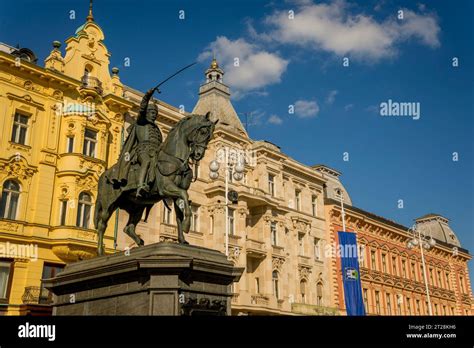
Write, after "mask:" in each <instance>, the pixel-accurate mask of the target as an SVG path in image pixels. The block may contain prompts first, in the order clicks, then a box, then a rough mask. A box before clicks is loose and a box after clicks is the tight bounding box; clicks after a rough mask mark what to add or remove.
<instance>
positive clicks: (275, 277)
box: [272, 271, 280, 299]
mask: <svg viewBox="0 0 474 348" xmlns="http://www.w3.org/2000/svg"><path fill="white" fill-rule="evenodd" d="M272 282H273V295H275V297H276V298H277V299H279V298H280V289H279V287H278V272H277V271H273V273H272Z"/></svg>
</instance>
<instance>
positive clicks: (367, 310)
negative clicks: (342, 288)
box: [363, 289, 369, 313]
mask: <svg viewBox="0 0 474 348" xmlns="http://www.w3.org/2000/svg"><path fill="white" fill-rule="evenodd" d="M363 293H364V307H365V313H369V299H368V297H367V289H364V291H363Z"/></svg>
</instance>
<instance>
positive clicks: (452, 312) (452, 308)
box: [451, 307, 454, 315]
mask: <svg viewBox="0 0 474 348" xmlns="http://www.w3.org/2000/svg"><path fill="white" fill-rule="evenodd" d="M451 315H454V307H451Z"/></svg>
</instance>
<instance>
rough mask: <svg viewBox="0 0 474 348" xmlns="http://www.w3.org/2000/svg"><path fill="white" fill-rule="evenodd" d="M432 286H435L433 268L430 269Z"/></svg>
mask: <svg viewBox="0 0 474 348" xmlns="http://www.w3.org/2000/svg"><path fill="white" fill-rule="evenodd" d="M430 284H431V285H434V279H433V268H430Z"/></svg>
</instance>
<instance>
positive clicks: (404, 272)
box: [402, 260, 407, 278]
mask: <svg viewBox="0 0 474 348" xmlns="http://www.w3.org/2000/svg"><path fill="white" fill-rule="evenodd" d="M402 277H403V278H406V277H407V262H406V261H405V260H402Z"/></svg>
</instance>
